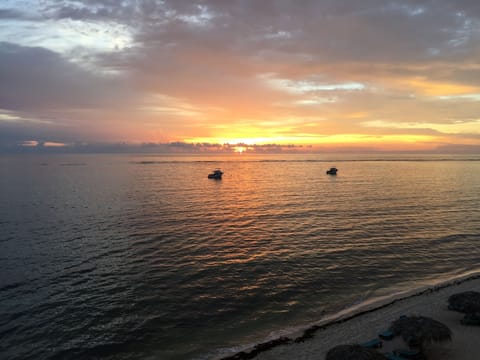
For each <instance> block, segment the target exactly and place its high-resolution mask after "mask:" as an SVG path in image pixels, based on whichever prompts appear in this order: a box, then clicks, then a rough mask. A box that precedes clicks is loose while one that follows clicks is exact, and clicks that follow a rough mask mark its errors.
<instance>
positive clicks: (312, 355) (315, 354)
mask: <svg viewBox="0 0 480 360" xmlns="http://www.w3.org/2000/svg"><path fill="white" fill-rule="evenodd" d="M467 290H476V291H479V290H480V273H478V272H470V273H467V274H462V275H460V276H456V277H452V278H450V279H448V280H446V281H442V282H439V283H436V284H434V285H432V286H424V287H421V288H417V289H414V290H411V291H405V292H399V293H396V294H392V295H390V296H384V297H379V298H374V299H370V300H367V301H365V302H362V303H359V304H357V305H355V306H352V307H349V308H348V309H344V310H342V311H340V312H337V313H335V314H329V315H327V316H325V317H324V318H322V319H321V320H320V321H318V322H315V323H312V324H310V325H309V326H307V327H306V328H304V330H303V331H299V329H296V330H295V331H294V332H292V333H290V334H285V332H283V331H282V336H284V337H288V339H290V341H286V340H285V338H284V339H283V340H282V341H278V339H279V338H277V339H268V340H267V341H265V342H264V343H262V344H258V345H256V346H253V347H250V348H249V349H246V348H243V349H242V351H243V355H246V354H248V356H252V355H254V354H255V359H259V360H271V359H272V360H273V359H305V360H306V359H308V360H312V359H319V360H320V359H324V357H325V354H326V352H327V351H328V350H329V349H331V348H332V347H334V346H336V345H340V344H351V343H362V342H365V341H368V340H371V339H373V338H377V336H378V334H379V333H380V332H382V331H384V330H385V329H387V328H388V327H389V325H390V324H391V322H392V321H393V320H395V319H397V318H398V317H399V316H401V315H423V316H428V317H432V318H434V319H436V320H439V321H441V322H443V323H444V324H446V325H447V326H449V327H450V329H451V330H452V332H453V340H452V341H451V342H449V343H444V344H432V345H431V346H430V347H429V348H428V352H429V354H430V357H429V358H432V359H439V360H441V359H453V360H460V359H461V360H467V359H468V360H473V359H478V351H480V344H478V337H479V336H480V328H478V327H468V326H463V325H461V324H460V320H461V319H462V317H463V315H462V314H460V313H457V312H453V311H449V310H448V309H447V299H448V297H449V296H450V295H452V294H455V293H459V292H462V291H467ZM398 347H406V345H405V344H404V343H403V341H402V340H401V339H399V338H396V339H394V340H393V341H384V347H383V349H381V351H382V352H387V351H391V350H393V349H394V348H398ZM477 347H479V348H478V349H477ZM219 358H222V357H219ZM223 358H226V359H228V358H231V359H237V358H238V359H241V358H242V353H237V354H232V355H230V356H225V355H224V356H223Z"/></svg>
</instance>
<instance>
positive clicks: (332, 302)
mask: <svg viewBox="0 0 480 360" xmlns="http://www.w3.org/2000/svg"><path fill="white" fill-rule="evenodd" d="M331 166H336V167H338V168H339V172H338V175H337V176H336V177H335V176H328V175H326V174H325V171H326V170H327V169H328V168H329V167H331ZM216 167H220V168H222V169H223V171H224V172H225V175H224V179H223V180H221V181H216V180H209V179H207V174H208V173H209V172H210V171H211V170H212V169H214V168H216ZM0 228H1V233H0V249H1V250H0V339H1V341H0V358H2V359H36V360H38V359H79V358H82V359H83V358H93V359H95V358H99V359H209V358H212V357H215V356H219V355H222V354H229V353H230V352H231V351H234V350H235V349H241V347H242V346H244V345H248V344H254V343H258V342H262V341H264V340H266V339H268V338H270V337H271V336H274V335H275V334H278V333H280V332H281V331H283V330H284V329H290V328H294V327H297V326H300V327H301V326H302V325H304V324H307V323H311V322H312V321H315V320H317V319H321V318H322V317H323V316H324V315H325V314H331V313H334V312H336V311H339V310H341V309H345V308H348V307H350V306H353V305H355V304H358V303H359V302H362V301H364V300H367V299H371V298H375V297H378V296H383V295H389V294H392V293H395V292H398V291H402V290H407V289H413V288H416V287H420V286H424V285H429V284H432V283H434V282H436V281H440V280H443V279H447V278H450V277H454V276H457V275H460V274H463V273H466V272H469V271H475V270H480V156H473V155H472V156H440V155H436V156H429V155H427V156H426V155H418V156H414V155H395V156H392V155H389V156H386V155H368V156H359V155H325V154H324V155H275V156H271V155H265V156H245V155H236V156H224V157H222V156H144V155H142V156H139V155H135V156H129V155H68V156H67V155H64V156H59V155H56V156H54V155H51V156H36V157H35V156H27V155H22V156H8V157H6V156H4V157H1V158H0Z"/></svg>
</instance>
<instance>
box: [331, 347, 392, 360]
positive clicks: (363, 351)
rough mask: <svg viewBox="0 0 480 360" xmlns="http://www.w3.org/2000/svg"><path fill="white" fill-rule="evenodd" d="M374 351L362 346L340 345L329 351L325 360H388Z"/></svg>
mask: <svg viewBox="0 0 480 360" xmlns="http://www.w3.org/2000/svg"><path fill="white" fill-rule="evenodd" d="M386 359H387V358H386V357H385V356H384V355H382V354H380V353H379V352H376V351H375V350H373V349H369V348H366V347H363V346H361V345H338V346H335V347H334V348H332V349H330V350H328V353H327V356H326V357H325V360H386Z"/></svg>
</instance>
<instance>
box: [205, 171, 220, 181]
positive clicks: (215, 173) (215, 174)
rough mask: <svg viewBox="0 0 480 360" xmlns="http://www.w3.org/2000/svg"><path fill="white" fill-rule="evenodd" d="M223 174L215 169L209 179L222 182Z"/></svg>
mask: <svg viewBox="0 0 480 360" xmlns="http://www.w3.org/2000/svg"><path fill="white" fill-rule="evenodd" d="M222 175H223V172H222V170H220V169H215V170H213V172H212V173H211V174H208V178H209V179H215V180H222Z"/></svg>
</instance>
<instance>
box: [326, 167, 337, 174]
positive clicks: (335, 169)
mask: <svg viewBox="0 0 480 360" xmlns="http://www.w3.org/2000/svg"><path fill="white" fill-rule="evenodd" d="M337 171H338V169H337V168H334V167H332V168H330V170H327V175H337Z"/></svg>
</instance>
